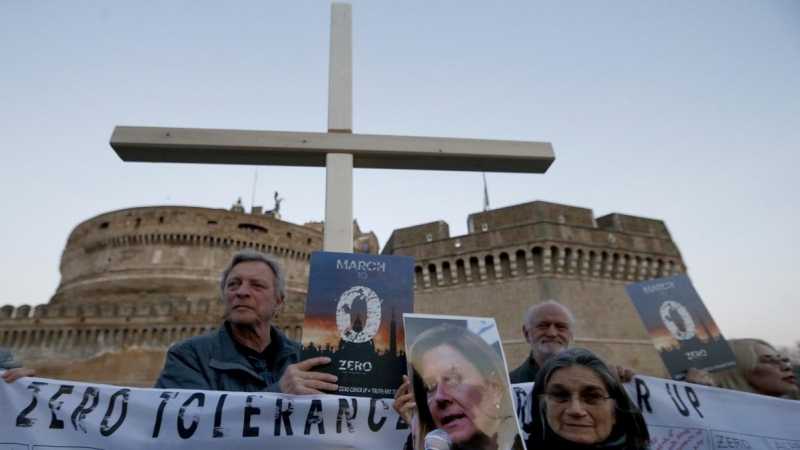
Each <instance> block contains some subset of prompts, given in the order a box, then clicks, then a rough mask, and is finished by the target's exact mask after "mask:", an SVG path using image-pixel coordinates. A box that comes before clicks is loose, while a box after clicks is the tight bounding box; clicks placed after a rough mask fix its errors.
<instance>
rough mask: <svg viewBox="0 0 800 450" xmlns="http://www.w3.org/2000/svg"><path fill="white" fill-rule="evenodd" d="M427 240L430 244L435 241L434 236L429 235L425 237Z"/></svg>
mask: <svg viewBox="0 0 800 450" xmlns="http://www.w3.org/2000/svg"><path fill="white" fill-rule="evenodd" d="M425 240H426V241H428V242H431V241H433V235H432V234H429V235H427V236H425Z"/></svg>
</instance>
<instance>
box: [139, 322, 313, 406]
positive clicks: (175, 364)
mask: <svg viewBox="0 0 800 450" xmlns="http://www.w3.org/2000/svg"><path fill="white" fill-rule="evenodd" d="M270 338H271V341H270V344H269V345H270V346H272V345H277V346H278V354H277V358H276V359H275V367H273V368H272V370H271V371H264V372H263V373H261V374H259V373H256V371H255V370H253V366H252V365H251V364H250V362H249V361H248V360H247V358H246V357H245V356H244V355H242V354H241V353H239V351H238V350H237V349H236V344H235V342H234V340H233V336H231V334H230V332H229V331H228V327H227V326H225V324H223V325H222V326H220V327H219V330H217V332H215V333H208V334H204V335H201V336H195V337H193V338H190V339H187V340H185V341H182V342H178V343H177V344H175V345H173V346H172V347H171V348H170V349H169V351H168V352H167V361H166V363H164V370H162V371H161V375H160V376H159V377H158V380H157V381H156V385H155V387H156V388H158V389H200V390H206V391H234V392H237V391H238V392H264V391H266V392H280V387H279V386H278V381H279V380H280V378H281V376H282V375H283V372H285V371H286V368H287V367H288V366H289V365H291V364H296V363H297V362H299V361H300V344H298V343H297V342H294V341H292V340H290V339H289V338H287V337H286V336H285V335H284V334H283V333H281V332H280V331H279V330H278V329H277V328H275V327H274V326H273V327H271V329H270Z"/></svg>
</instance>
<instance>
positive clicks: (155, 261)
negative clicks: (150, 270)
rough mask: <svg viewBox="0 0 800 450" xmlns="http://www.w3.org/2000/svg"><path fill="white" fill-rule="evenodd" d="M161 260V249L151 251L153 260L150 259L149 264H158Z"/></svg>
mask: <svg viewBox="0 0 800 450" xmlns="http://www.w3.org/2000/svg"><path fill="white" fill-rule="evenodd" d="M160 262H161V250H156V251H155V252H153V260H152V261H150V264H158V263H160Z"/></svg>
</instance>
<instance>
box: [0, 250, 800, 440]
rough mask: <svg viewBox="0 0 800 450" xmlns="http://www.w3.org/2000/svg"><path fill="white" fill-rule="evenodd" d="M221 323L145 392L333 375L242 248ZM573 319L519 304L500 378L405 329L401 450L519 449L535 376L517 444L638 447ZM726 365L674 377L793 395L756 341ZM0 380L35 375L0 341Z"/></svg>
mask: <svg viewBox="0 0 800 450" xmlns="http://www.w3.org/2000/svg"><path fill="white" fill-rule="evenodd" d="M220 293H221V296H222V298H223V299H224V301H225V318H224V322H223V325H222V326H220V327H219V329H218V330H217V331H216V332H213V333H209V334H205V335H202V336H196V337H193V338H190V339H187V340H185V341H182V342H179V343H177V344H175V345H174V346H172V347H171V348H170V349H169V351H168V352H167V357H166V362H165V365H164V368H163V370H162V372H161V375H160V376H159V378H158V380H157V381H156V384H155V387H156V388H163V389H167V388H183V389H199V390H214V391H240V392H276V393H277V392H280V393H285V394H296V395H303V394H323V393H324V392H335V391H336V390H337V389H338V385H337V384H336V383H337V377H336V376H334V375H330V374H326V373H322V372H317V371H314V370H312V369H313V368H314V367H316V366H319V365H324V364H328V363H329V362H330V358H327V357H318V358H312V359H308V360H305V361H300V345H299V344H298V343H297V342H294V341H292V340H290V339H289V338H287V337H286V336H285V335H284V334H283V333H281V332H280V330H278V328H277V327H275V326H273V325H272V319H273V318H274V317H275V315H276V312H277V310H278V308H279V307H280V305H281V304H282V303H283V301H284V299H285V297H286V282H285V277H284V273H283V270H282V268H281V265H280V263H279V262H278V260H276V259H275V258H273V257H271V256H268V255H265V254H262V253H259V252H256V251H254V250H242V251H240V252H238V253H236V254H235V255H234V256H233V258H232V259H231V261H230V262H229V264H228V266H227V267H226V268H225V270H224V271H223V273H222V277H221V279H220ZM574 328H575V316H574V315H573V313H572V312H571V311H570V310H569V309H568V308H567V307H565V306H564V305H562V304H560V303H558V302H556V301H555V300H549V301H546V302H544V303H541V304H539V305H535V306H533V307H531V308H530V309H529V310H528V311H527V314H526V316H525V321H524V324H523V327H522V333H523V335H524V337H525V340H526V341H527V342H528V344H529V346H530V354H529V356H528V358H527V359H526V360H525V361H524V362H523V363H522V364H521V365H520V366H519V367H517V368H516V369H514V370H512V371H510V372H509V373H508V377H507V376H506V368H505V364H504V362H503V360H502V357H501V356H500V355H499V354H498V352H497V351H496V350H495V349H493V348H491V346H490V345H489V344H487V343H486V342H485V341H484V340H483V338H481V337H480V336H478V335H476V334H475V333H473V332H471V331H469V330H467V329H466V328H463V327H458V326H453V325H441V326H437V327H434V328H431V329H428V330H426V331H423V332H422V333H420V334H419V335H418V336H416V337H415V338H414V340H413V342H411V343H410V346H409V348H410V350H409V353H408V355H407V356H408V359H409V365H410V368H411V373H413V377H412V379H410V380H409V379H408V377H406V376H404V377H403V380H404V382H403V384H402V385H401V386H400V387H399V389H398V390H397V394H396V395H395V401H394V408H395V410H396V411H397V412H398V413H399V414H400V416H401V417H402V418H403V420H404V421H406V422H407V423H408V424H410V426H411V429H412V432H411V436H410V437H409V441H408V442H407V446H408V447H409V448H411V447H414V448H419V449H421V448H429V447H433V448H436V447H435V446H431V445H429V442H428V440H436V439H438V440H441V441H442V442H446V443H447V447H446V448H452V449H498V450H508V449H514V450H516V449H522V448H523V446H522V439H521V437H520V435H519V434H518V432H517V422H516V415H515V413H514V411H515V409H514V404H513V400H512V395H511V392H510V389H509V381H510V383H525V382H535V384H534V387H533V390H532V392H531V396H530V398H531V399H533V401H532V402H531V404H532V416H533V418H534V420H532V421H531V422H530V423H527V424H525V429H524V431H525V432H526V434H527V435H528V439H527V442H526V444H527V446H528V448H536V449H551V448H554V449H555V448H558V449H562V448H566V449H584V448H603V449H608V450H617V449H633V450H635V449H645V448H649V434H648V430H647V426H646V424H645V422H644V419H643V417H642V414H641V413H640V412H639V411H638V409H637V408H636V406H635V405H634V404H633V402H631V400H630V398H629V397H628V395H627V394H626V391H625V389H624V388H623V386H622V383H624V382H627V381H630V380H631V379H632V378H633V376H634V375H635V374H634V373H633V371H631V370H630V369H628V368H626V367H622V366H617V365H611V364H608V363H607V362H605V361H603V360H601V359H600V358H599V357H598V356H597V355H595V354H594V353H592V352H591V351H589V350H585V349H579V348H573V345H572V344H573V337H574V336H573V330H574ZM728 342H729V344H730V346H731V349H732V350H733V353H734V355H735V356H736V359H737V362H738V367H736V368H734V369H731V370H727V371H724V372H717V373H713V374H709V373H707V372H704V371H702V370H697V369H690V370H689V371H688V373H687V376H686V381H687V382H690V383H698V384H704V385H708V386H715V387H719V388H725V389H733V390H737V391H744V392H750V393H756V394H762V395H768V396H773V397H793V396H794V397H796V396H797V394H798V388H797V385H796V379H795V376H794V374H793V373H792V368H791V365H790V363H789V360H788V358H786V357H785V356H782V355H780V354H779V353H778V352H777V351H776V350H775V348H774V347H773V346H771V345H770V344H768V343H767V342H764V341H761V340H757V339H732V340H729V341H728ZM0 369H3V370H5V371H4V372H3V373H2V378H3V379H4V380H5V381H6V382H14V381H16V380H18V379H20V378H22V377H27V376H35V371H34V370H33V369H30V368H25V367H23V366H21V365H20V364H19V363H17V362H16V361H14V359H13V357H12V355H11V354H10V353H9V352H8V351H7V350H6V349H3V348H0Z"/></svg>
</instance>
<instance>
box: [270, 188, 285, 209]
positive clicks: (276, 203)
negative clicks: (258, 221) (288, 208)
mask: <svg viewBox="0 0 800 450" xmlns="http://www.w3.org/2000/svg"><path fill="white" fill-rule="evenodd" d="M282 201H283V199H282V198H280V197H278V191H275V207H274V208H272V212H274V213H276V214H277V213H279V212H281V202H282Z"/></svg>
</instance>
